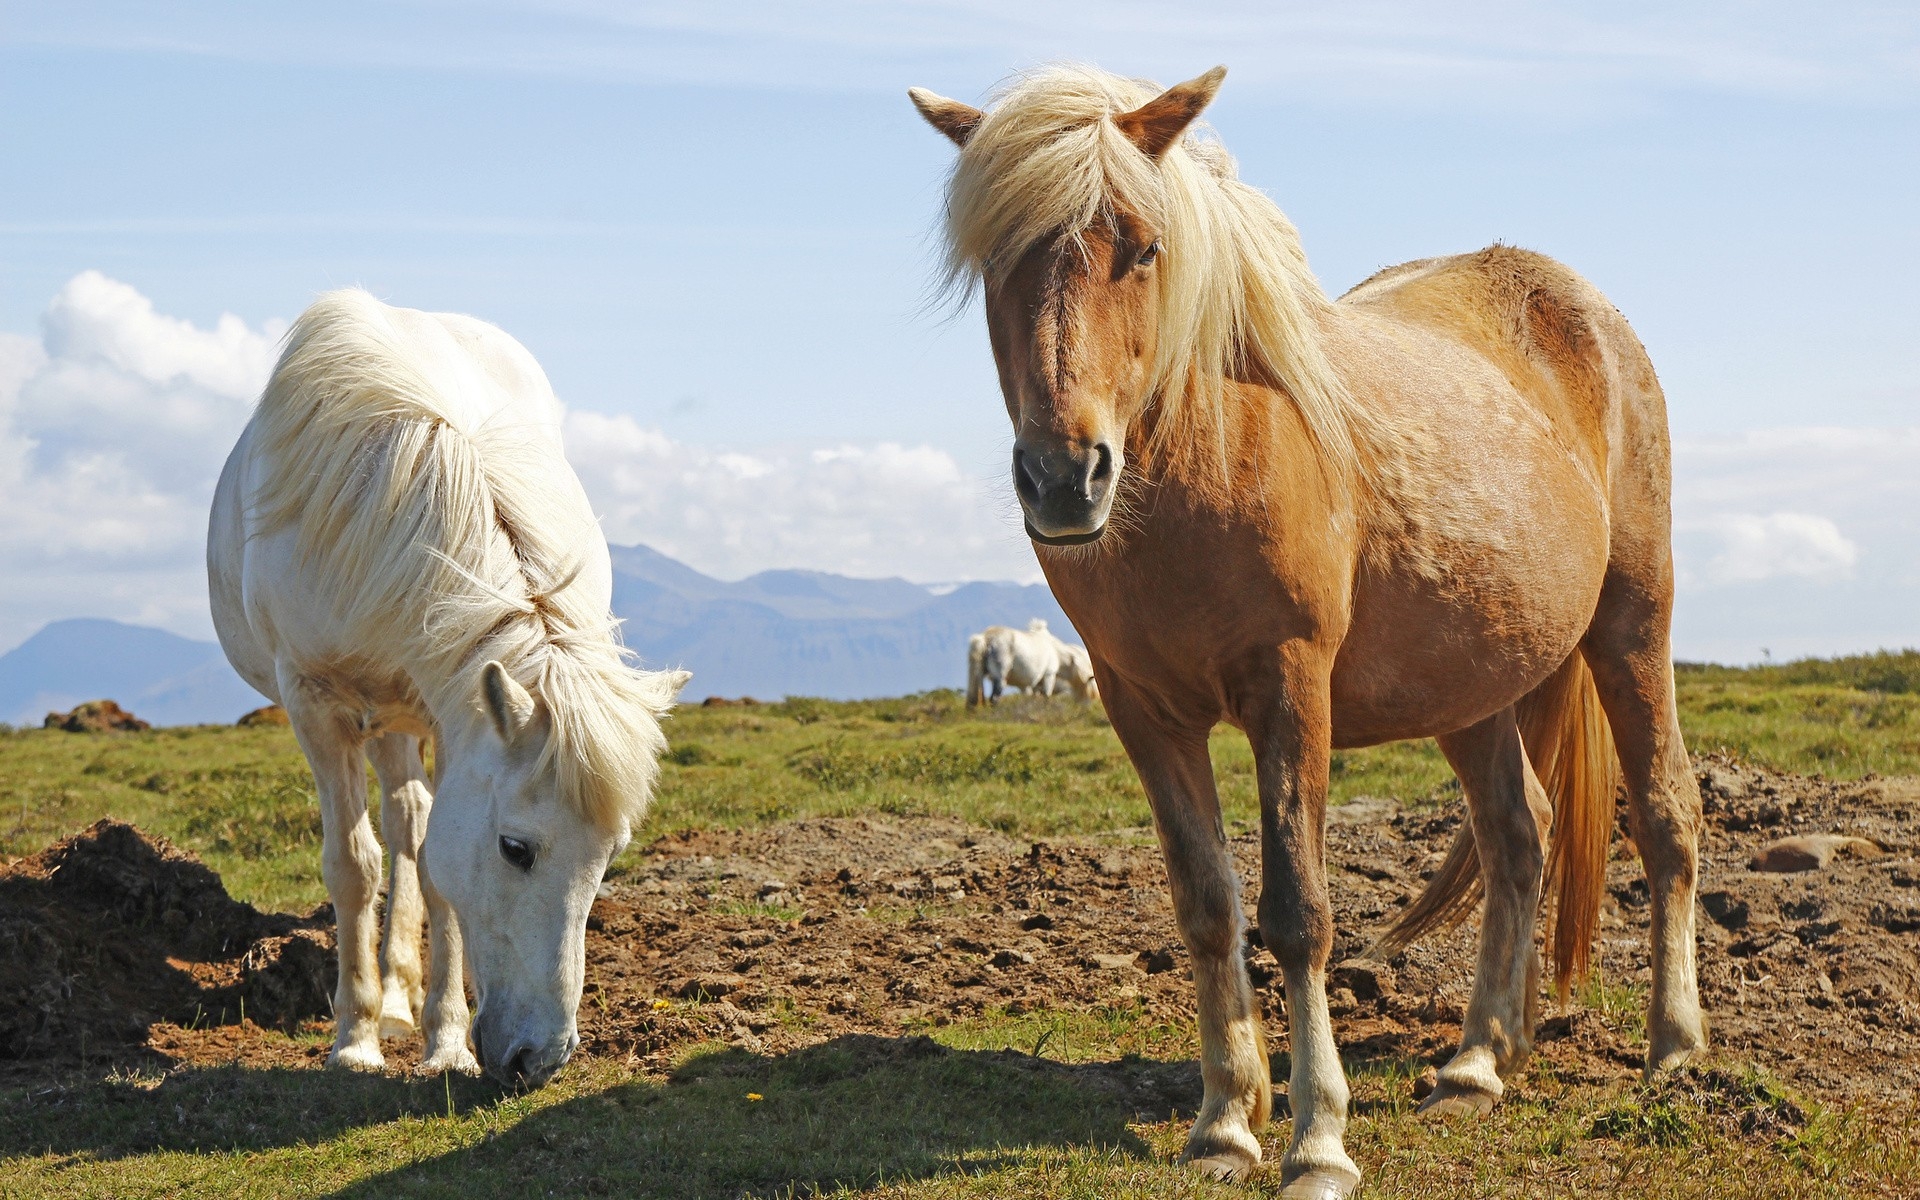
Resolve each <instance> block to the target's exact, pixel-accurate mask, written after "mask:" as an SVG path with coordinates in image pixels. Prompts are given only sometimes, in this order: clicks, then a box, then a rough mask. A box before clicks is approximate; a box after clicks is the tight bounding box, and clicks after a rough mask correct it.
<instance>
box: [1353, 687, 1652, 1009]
mask: <svg viewBox="0 0 1920 1200" xmlns="http://www.w3.org/2000/svg"><path fill="white" fill-rule="evenodd" d="M1516 709H1517V711H1516V712H1515V717H1516V719H1517V722H1518V724H1519V726H1520V741H1521V744H1522V745H1523V746H1524V747H1525V748H1526V752H1527V760H1528V761H1529V762H1531V763H1532V764H1533V766H1534V774H1535V775H1536V776H1537V777H1538V778H1539V780H1540V785H1541V787H1542V788H1543V789H1545V791H1546V793H1547V799H1548V801H1549V802H1550V803H1551V804H1552V806H1553V830H1552V833H1551V835H1550V839H1549V842H1548V848H1547V863H1546V874H1545V879H1544V880H1543V887H1542V892H1543V893H1544V895H1545V896H1546V897H1547V898H1550V899H1551V901H1552V904H1553V910H1554V913H1553V924H1552V927H1551V933H1550V935H1549V942H1550V946H1551V950H1550V952H1551V954H1552V957H1553V981H1554V990H1555V992H1556V993H1557V994H1558V995H1559V997H1560V1000H1561V1002H1562V1003H1564V1002H1565V1001H1566V998H1567V994H1568V991H1569V989H1570V987H1571V985H1572V982H1573V980H1574V979H1576V978H1579V977H1582V976H1584V975H1585V974H1586V973H1587V969H1588V965H1589V963H1590V962H1591V959H1592V953H1593V937H1594V932H1595V930H1596V929H1597V928H1598V926H1599V921H1600V901H1601V898H1602V897H1603V895H1604V894H1605V890H1606V880H1607V846H1608V843H1609V842H1610V841H1611V840H1612V836H1613V814H1614V796H1615V794H1616V793H1617V792H1618V790H1619V786H1620V767H1619V760H1618V758H1617V757H1616V756H1615V753H1614V747H1613V733H1612V731H1611V730H1610V729H1609V728H1608V727H1607V720H1606V714H1605V713H1604V712H1602V711H1601V708H1600V696H1599V693H1598V692H1597V691H1595V689H1594V684H1593V675H1592V673H1591V672H1590V671H1589V670H1588V669H1587V663H1586V659H1584V658H1582V657H1581V656H1580V655H1579V654H1578V653H1577V652H1576V653H1574V654H1572V655H1569V656H1568V658H1567V661H1566V662H1564V663H1562V664H1561V665H1560V667H1559V669H1558V670H1556V671H1555V672H1554V673H1553V674H1552V675H1550V676H1548V677H1547V679H1546V680H1545V682H1543V683H1541V684H1540V686H1539V687H1537V688H1535V689H1534V690H1533V691H1531V692H1529V693H1527V695H1526V696H1524V697H1523V698H1522V699H1521V700H1520V703H1519V704H1518V705H1517V706H1516ZM1483 891H1484V885H1483V883H1482V881H1481V878H1480V858H1479V854H1478V851H1477V849H1476V847H1475V845H1474V840H1473V825H1472V823H1471V822H1467V823H1465V824H1462V825H1461V826H1460V832H1459V834H1458V835H1456V836H1455V837H1454V840H1453V845H1452V847H1450V848H1449V849H1448V851H1447V856H1446V859H1445V860H1444V861H1442V862H1441V864H1440V868H1439V870H1437V871H1435V872H1434V874H1433V878H1432V879H1430V880H1429V881H1428V882H1427V887H1426V890H1425V891H1423V892H1421V893H1420V896H1419V897H1418V898H1417V899H1416V900H1414V902H1413V903H1412V904H1410V905H1408V906H1407V910H1406V911H1405V912H1404V913H1402V914H1401V915H1400V919H1399V920H1397V921H1395V922H1394V924H1393V927H1392V928H1390V929H1388V930H1387V932H1386V934H1385V935H1383V936H1382V937H1381V938H1380V940H1379V941H1378V942H1376V943H1375V944H1374V947H1373V949H1372V950H1370V951H1369V952H1368V953H1369V954H1370V955H1371V956H1373V957H1376V958H1391V957H1392V956H1394V955H1395V954H1398V953H1399V952H1400V951H1402V950H1404V949H1406V948H1407V947H1408V946H1410V945H1412V944H1413V943H1414V942H1416V941H1418V940H1419V939H1420V938H1422V937H1424V936H1426V935H1427V934H1428V933H1431V932H1433V931H1435V930H1439V929H1449V928H1452V927H1453V926H1455V925H1458V924H1459V923H1460V922H1462V921H1464V920H1466V918H1467V917H1468V916H1469V915H1471V914H1472V912H1473V910H1474V909H1475V907H1477V906H1478V905H1479V903H1480V898H1481V895H1482V893H1483Z"/></svg>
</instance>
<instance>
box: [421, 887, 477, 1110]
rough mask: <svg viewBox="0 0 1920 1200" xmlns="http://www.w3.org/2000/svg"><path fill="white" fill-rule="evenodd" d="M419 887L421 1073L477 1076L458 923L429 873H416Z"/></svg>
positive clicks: (450, 906) (451, 907) (451, 908)
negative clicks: (422, 920) (423, 978)
mask: <svg viewBox="0 0 1920 1200" xmlns="http://www.w3.org/2000/svg"><path fill="white" fill-rule="evenodd" d="M420 888H421V892H422V894H423V895H424V896H425V898H426V902H427V999H426V1009H425V1012H424V1014H423V1017H424V1023H425V1027H426V1035H427V1051H426V1055H425V1056H424V1057H423V1058H422V1059H421V1060H420V1067H419V1071H420V1073H421V1074H422V1075H438V1074H439V1073H440V1072H442V1071H459V1072H462V1073H463V1074H467V1075H478V1074H479V1073H480V1064H479V1063H478V1062H477V1061H475V1059H474V1057H473V1051H472V1050H471V1049H470V1048H469V1047H468V1046H467V1028H468V1026H469V1025H470V1024H471V1023H472V1021H471V1016H470V1014H469V1013H468V1012H467V988H466V982H465V969H466V968H465V963H464V962H463V961H462V957H463V956H462V954H461V945H460V923H459V921H457V920H456V919H455V918H454V913H453V906H452V905H450V904H448V903H447V901H446V898H445V897H443V896H442V895H441V894H440V891H439V889H437V888H435V887H434V886H433V875H432V873H431V872H429V871H425V870H423V871H421V872H420Z"/></svg>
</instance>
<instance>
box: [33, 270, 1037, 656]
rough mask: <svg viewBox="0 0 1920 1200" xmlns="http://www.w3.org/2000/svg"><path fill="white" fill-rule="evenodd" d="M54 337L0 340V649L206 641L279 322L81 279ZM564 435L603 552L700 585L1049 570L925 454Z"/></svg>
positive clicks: (887, 448)
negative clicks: (181, 304) (597, 521)
mask: <svg viewBox="0 0 1920 1200" xmlns="http://www.w3.org/2000/svg"><path fill="white" fill-rule="evenodd" d="M41 324H42V330H41V335H40V336H39V337H37V338H35V337H28V336H23V335H20V334H11V333H8V334H0V583H3V584H4V586H0V648H4V647H6V646H9V645H12V644H14V643H16V642H18V641H20V640H21V639H22V638H24V637H26V636H27V635H28V634H30V633H32V632H33V631H34V630H35V629H37V628H38V627H39V626H40V625H41V624H43V623H45V622H46V621H49V620H55V619H58V618H61V617H71V616H104V617H114V618H117V619H121V620H128V621H134V622H139V623H143V624H153V625H161V626H165V627H167V628H171V629H174V630H176V631H178V632H181V633H186V634H190V635H195V636H202V637H204V636H207V635H208V634H209V633H210V632H211V625H210V622H209V618H208V616H207V611H206V578H205V568H204V566H203V565H202V563H203V553H204V547H205V538H206V524H207V506H208V504H209V502H210V501H211V499H212V495H213V485H214V482H215V480H216V479H217V478H218V475H219V470H220V464H221V463H222V462H223V461H224V459H225V456H226V453H227V451H228V450H229V449H230V448H231V447H232V445H233V441H234V439H235V438H236V437H238V436H239V433H240V429H241V427H242V426H243V425H244V424H245V423H246V419H247V416H248V414H249V413H250V412H251V410H252V407H253V402H254V400H255V398H256V397H257V396H258V394H259V392H260V389H261V388H262V387H263V386H264V385H265V383H266V379H267V376H268V374H269V373H270V372H271V370H272V367H273V361H274V356H275V353H276V347H277V344H278V341H279V337H280V335H281V333H282V332H283V331H284V329H285V322H283V321H278V320H275V321H267V322H264V323H263V324H261V325H259V326H257V327H256V326H249V325H248V324H246V323H245V322H244V321H242V320H241V319H240V318H238V317H235V316H231V315H228V316H223V317H221V318H220V319H219V320H218V321H217V322H216V323H215V324H214V326H213V327H212V328H211V329H208V328H203V327H201V326H197V325H195V324H193V323H191V322H188V321H183V320H180V319H177V318H174V317H170V316H166V315H163V314H160V313H157V312H156V311H155V310H154V306H153V304H152V302H151V301H150V300H149V299H147V297H145V296H143V295H141V294H140V292H139V291H137V290H136V289H134V288H133V287H131V286H129V285H127V284H125V283H121V282H118V281H115V280H112V279H109V278H107V277H106V276H104V275H101V274H100V273H98V272H95V271H88V272H85V273H83V274H81V275H78V276H76V277H74V279H73V280H71V281H70V282H69V283H68V284H67V285H66V286H65V287H63V288H62V289H61V290H60V293H59V294H58V295H57V296H55V297H54V298H53V300H52V301H51V302H50V303H49V305H48V307H47V310H46V312H45V314H44V316H43V318H42V322H41ZM567 432H568V446H569V451H570V454H571V456H572V458H573V460H574V462H575V464H576V467H577V469H578V470H579V473H580V475H581V478H582V480H583V482H584V483H585V484H586V486H587V489H588V492H589V494H590V495H591V496H592V497H593V499H594V502H595V504H596V505H597V506H598V507H599V510H600V511H601V512H602V513H603V514H604V517H605V521H606V532H607V535H608V537H609V539H610V540H612V541H614V542H616V543H630V542H646V543H648V544H650V545H653V546H655V547H657V548H659V549H660V550H662V551H664V552H666V553H668V554H672V555H674V556H676V557H679V558H682V559H684V560H685V561H687V562H688V563H690V564H692V565H693V566H695V567H698V568H700V569H702V570H705V571H709V572H713V573H715V574H720V575H726V576H738V575H746V574H750V573H752V572H754V571H759V570H765V569H767V568H770V567H813V568H818V569H822V570H831V571H839V572H843V573H846V574H853V575H905V576H908V577H910V578H914V579H920V580H929V581H931V580H955V579H978V578H1022V579H1031V578H1034V577H1037V575H1038V570H1037V566H1036V564H1035V563H1034V560H1033V554H1032V551H1031V550H1030V549H1029V548H1028V546H1027V543H1026V540H1025V538H1024V537H1023V536H1021V533H1020V526H1019V523H1018V521H1017V520H1016V519H1015V518H1014V517H1013V516H1012V514H1011V510H1010V508H1009V507H1008V504H1009V501H1008V500H1007V498H1006V497H1005V496H1003V495H1001V493H1002V492H1004V491H1006V490H1007V489H1004V488H1003V489H998V490H996V489H995V488H992V487H989V486H987V485H985V484H984V483H982V481H980V480H978V479H974V478H972V477H970V476H968V475H967V473H966V472H965V471H963V470H962V469H961V468H960V466H959V465H958V464H957V463H956V462H955V461H954V459H953V458H952V456H950V455H948V454H947V453H946V452H944V451H941V450H936V449H934V448H932V447H928V446H901V445H897V444H893V443H882V444H880V445H869V446H859V445H836V446H827V447H818V448H796V449H792V450H765V449H756V450H744V451H743V450H716V449H707V448H702V447H697V446H687V445H682V444H680V443H677V442H675V441H673V440H672V439H671V438H668V437H667V436H666V435H665V434H663V433H661V432H659V431H658V430H654V429H648V428H644V427H642V426H640V425H638V424H637V423H635V422H634V421H633V420H632V419H631V418H628V417H609V416H604V415H601V414H598V413H593V412H583V411H575V412H573V413H571V414H570V415H569V417H568V425H567Z"/></svg>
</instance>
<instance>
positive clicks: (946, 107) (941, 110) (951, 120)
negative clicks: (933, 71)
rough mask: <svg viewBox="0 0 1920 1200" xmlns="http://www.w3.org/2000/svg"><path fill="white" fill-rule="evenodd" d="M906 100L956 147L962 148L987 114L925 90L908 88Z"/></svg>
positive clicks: (969, 105)
mask: <svg viewBox="0 0 1920 1200" xmlns="http://www.w3.org/2000/svg"><path fill="white" fill-rule="evenodd" d="M907 99H909V100H911V101H913V106H914V107H915V108H917V109H919V110H920V115H921V116H923V117H925V118H926V119H927V124H929V125H931V126H933V127H934V128H935V129H938V130H939V131H940V132H941V133H944V134H946V135H947V137H948V139H949V140H950V141H952V142H953V144H954V145H956V146H962V147H964V146H965V145H966V144H967V139H968V138H970V137H972V136H973V131H974V130H976V129H978V128H980V122H982V121H984V120H986V119H987V114H986V113H983V112H981V111H980V110H979V109H977V108H975V107H974V106H973V105H971V104H962V103H960V102H959V101H958V100H949V99H947V98H946V97H945V96H942V95H939V94H938V93H936V92H930V91H928V90H927V89H925V88H908V89H907Z"/></svg>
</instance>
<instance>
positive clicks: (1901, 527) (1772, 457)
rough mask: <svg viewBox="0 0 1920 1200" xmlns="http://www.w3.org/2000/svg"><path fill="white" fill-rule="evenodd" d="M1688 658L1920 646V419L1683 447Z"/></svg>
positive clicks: (1683, 632) (1677, 453) (1679, 547)
mask: <svg viewBox="0 0 1920 1200" xmlns="http://www.w3.org/2000/svg"><path fill="white" fill-rule="evenodd" d="M1674 550H1675V558H1676V564H1677V567H1678V573H1679V588H1680V598H1679V603H1678V606H1677V609H1676V620H1675V647H1676V650H1677V652H1678V653H1679V654H1680V655H1681V656H1682V657H1688V658H1710V659H1717V660H1720V661H1727V662H1743V661H1751V660H1754V659H1757V658H1759V657H1760V656H1761V650H1762V649H1763V648H1767V649H1770V650H1772V651H1773V653H1774V654H1775V656H1776V657H1780V658H1786V657H1792V656H1796V655H1806V654H1832V653H1837V652H1843V651H1854V650H1864V649H1872V648H1875V647H1881V646H1905V645H1917V644H1920V427H1904V428H1891V429H1835V428H1819V427H1816V428H1801V429H1765V430H1755V431H1751V432H1747V433H1737V434H1728V435H1724V436H1718V437H1689V438H1682V439H1679V440H1677V441H1676V442H1675V444H1674Z"/></svg>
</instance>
